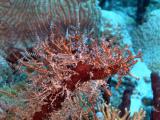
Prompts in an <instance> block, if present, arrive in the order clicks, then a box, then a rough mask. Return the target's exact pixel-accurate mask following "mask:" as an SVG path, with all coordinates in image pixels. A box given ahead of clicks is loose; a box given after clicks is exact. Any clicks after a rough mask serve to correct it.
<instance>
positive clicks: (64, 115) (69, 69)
mask: <svg viewBox="0 0 160 120" xmlns="http://www.w3.org/2000/svg"><path fill="white" fill-rule="evenodd" d="M110 2H111V1H110ZM0 9H2V11H1V12H0V15H1V16H3V17H1V18H0V22H1V23H0V37H1V38H2V39H0V42H1V43H2V44H1V46H2V47H1V46H0V47H1V49H3V50H4V51H5V52H6V54H5V55H4V56H5V57H6V60H7V61H8V62H9V65H10V66H11V67H12V69H13V74H14V75H15V76H16V75H21V74H25V76H27V79H25V78H23V80H22V81H18V82H17V83H16V84H13V83H12V84H11V85H10V86H9V87H8V86H6V87H4V86H3V87H2V88H4V89H0V94H2V95H3V96H2V97H1V96H0V100H4V99H5V100H6V101H5V102H0V107H1V106H2V107H1V109H0V110H1V113H2V114H1V113H0V115H2V116H0V119H1V118H2V119H16V120H22V119H24V120H44V119H52V120H57V119H58V120H78V119H80V120H85V119H86V120H88V119H91V120H92V119H93V120H96V119H99V118H98V115H99V117H100V115H101V117H102V118H104V119H107V120H115V119H120V120H127V119H129V120H142V119H143V118H144V115H145V114H144V111H140V112H139V113H136V114H135V115H134V116H133V117H131V116H130V113H129V111H127V110H126V108H128V109H129V107H130V96H131V94H132V89H131V90H129V91H128V90H126V91H125V92H124V96H123V101H122V104H121V105H120V107H119V108H120V111H121V113H120V111H119V110H117V109H115V108H112V107H110V106H108V105H106V103H107V104H109V103H110V96H111V95H112V93H111V91H110V89H111V84H110V83H111V77H114V76H116V77H115V78H116V79H115V80H116V82H115V83H116V84H115V85H114V87H115V88H116V89H118V88H119V86H120V85H121V82H122V79H123V78H124V76H132V75H131V74H130V70H131V68H132V66H133V65H134V64H135V63H137V58H141V52H138V54H137V55H133V53H132V52H131V51H130V48H129V47H128V46H125V47H124V46H123V47H122V46H120V44H119V43H118V44H117V41H118V42H120V41H119V40H120V39H121V33H120V35H119V31H120V30H121V29H122V28H123V27H124V26H125V27H126V26H127V24H126V23H125V22H124V19H121V20H122V21H123V22H124V23H123V22H121V21H120V24H121V26H120V27H119V26H118V25H117V26H115V27H116V28H115V29H116V30H117V31H116V32H115V33H114V35H113V34H112V32H113V31H114V30H111V31H110V28H111V25H110V24H109V22H108V21H109V20H107V18H105V17H104V16H101V12H100V9H99V7H98V6H97V1H96V0H76V1H75V0H65V1H64V0H37V1H35V0H34V1H33V0H28V1H26V0H12V1H10V0H9V1H5V0H4V1H0ZM111 14H113V12H112V13H111ZM116 16H118V14H115V16H114V17H113V19H114V18H116ZM119 17H120V18H122V17H121V16H119ZM103 18H104V19H103ZM111 18H112V16H111ZM102 21H103V22H102ZM112 22H114V21H112ZM117 23H118V24H119V22H117V21H116V24H117ZM102 25H104V26H102ZM123 25H124V26H123ZM113 26H114V25H113ZM124 29H125V28H124ZM117 39H118V40H117ZM2 54H3V53H2ZM8 80H10V79H8ZM12 80H13V78H12ZM123 80H124V81H127V80H129V79H123ZM129 81H130V80H129ZM9 82H10V81H9ZM5 89H8V90H5ZM102 92H103V94H102ZM128 92H129V93H128ZM4 96H5V97H4ZM10 100H11V102H8V101H10Z"/></svg>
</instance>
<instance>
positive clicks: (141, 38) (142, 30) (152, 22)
mask: <svg viewBox="0 0 160 120" xmlns="http://www.w3.org/2000/svg"><path fill="white" fill-rule="evenodd" d="M159 13H160V11H156V14H155V13H154V14H153V15H152V14H151V15H150V17H149V18H148V21H147V22H146V23H143V24H142V25H140V26H138V28H135V29H133V31H132V36H133V48H134V50H135V51H137V50H139V49H141V50H142V53H143V60H144V62H145V63H146V64H147V66H148V67H149V69H150V70H152V71H159V69H160V63H159V45H160V42H159V39H160V35H159V32H160V29H159V28H160V24H159V22H157V21H158V20H159V18H160V16H159ZM153 46H154V47H153Z"/></svg>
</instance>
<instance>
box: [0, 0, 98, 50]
mask: <svg viewBox="0 0 160 120" xmlns="http://www.w3.org/2000/svg"><path fill="white" fill-rule="evenodd" d="M99 22H100V12H99V8H98V7H97V5H96V1H95V0H2V1H0V42H1V43H3V45H5V47H6V45H10V46H13V45H15V46H16V47H17V45H18V48H23V47H32V46H33V45H34V44H33V43H35V42H36V41H37V35H38V36H39V38H40V40H43V39H44V37H46V36H48V33H49V31H50V29H52V28H53V26H58V27H59V28H61V31H60V32H61V33H63V34H66V31H67V29H69V27H70V26H76V27H78V26H80V27H79V28H81V32H83V33H84V32H91V31H92V29H94V30H95V31H97V29H98V27H97V25H99V24H98V23H99ZM79 23H81V24H79ZM74 29H75V28H74ZM70 31H71V30H70ZM8 33H9V34H8ZM96 33H98V32H96ZM8 43H9V44H8ZM1 45H2V44H1ZM1 45H0V46H1Z"/></svg>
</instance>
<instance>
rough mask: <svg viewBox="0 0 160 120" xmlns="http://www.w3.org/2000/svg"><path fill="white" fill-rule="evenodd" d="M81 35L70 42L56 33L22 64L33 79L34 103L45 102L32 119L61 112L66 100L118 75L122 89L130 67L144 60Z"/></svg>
mask: <svg viewBox="0 0 160 120" xmlns="http://www.w3.org/2000/svg"><path fill="white" fill-rule="evenodd" d="M78 33H79V32H77V31H76V32H75V33H74V34H70V35H68V36H67V38H66V37H63V36H59V37H57V36H55V34H54V32H53V33H52V34H51V36H50V38H49V41H45V42H43V43H40V45H38V47H37V48H35V49H34V52H33V53H29V52H27V51H26V52H25V54H24V57H23V58H22V59H20V60H19V64H20V66H25V67H26V70H25V71H26V72H27V73H28V75H29V76H30V81H31V83H30V84H31V90H32V93H33V96H32V100H33V97H34V100H36V101H40V102H41V103H40V102H39V103H40V106H41V108H40V110H39V111H37V112H35V113H34V115H33V116H32V117H33V119H34V120H37V119H38V120H42V119H44V118H46V117H49V114H50V113H52V112H54V111H58V110H59V109H61V108H62V103H63V102H64V101H65V99H67V98H70V97H71V93H73V92H74V91H75V90H76V89H78V88H79V86H81V85H83V84H84V83H86V82H88V81H94V80H102V79H105V78H107V77H110V76H113V75H115V74H117V75H118V78H119V82H118V84H117V87H118V86H119V85H120V83H121V78H122V77H123V76H125V75H129V71H130V67H131V66H133V65H134V64H135V63H136V60H135V58H139V57H140V56H141V55H140V53H139V54H138V55H136V56H133V55H132V53H131V52H130V51H129V50H128V48H127V47H125V48H123V49H121V48H120V47H118V46H114V47H112V41H110V42H106V41H103V40H101V42H100V43H98V42H97V40H96V39H94V38H92V37H88V38H87V39H89V40H91V41H92V43H91V44H90V45H88V44H87V43H85V42H84V36H83V35H82V34H78ZM77 36H78V39H77ZM85 39H86V38H85Z"/></svg>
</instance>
